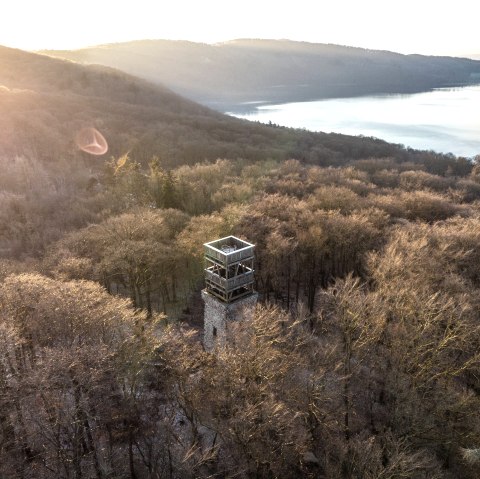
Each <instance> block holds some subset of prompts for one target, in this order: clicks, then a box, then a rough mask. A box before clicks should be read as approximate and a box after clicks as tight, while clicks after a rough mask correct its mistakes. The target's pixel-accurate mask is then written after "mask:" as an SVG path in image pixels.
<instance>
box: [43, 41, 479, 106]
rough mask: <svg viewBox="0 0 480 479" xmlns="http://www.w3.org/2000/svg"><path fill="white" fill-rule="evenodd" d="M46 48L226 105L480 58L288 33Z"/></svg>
mask: <svg viewBox="0 0 480 479" xmlns="http://www.w3.org/2000/svg"><path fill="white" fill-rule="evenodd" d="M45 53H46V54H47V55H52V56H57V57H60V58H67V59H70V60H74V61H76V62H81V63H86V64H99V65H106V66H109V67H113V68H118V69H120V70H122V71H125V72H128V73H130V74H132V75H136V76H139V77H141V78H144V79H146V80H149V81H152V82H154V83H161V84H163V85H167V86H168V87H169V88H172V89H173V90H174V91H176V92H177V93H180V94H181V95H185V96H186V97H188V98H191V99H193V100H196V101H199V102H201V103H208V104H210V105H212V106H213V107H214V108H216V109H219V110H220V111H226V110H225V109H229V108H232V107H238V104H239V103H242V102H255V101H257V102H258V101H260V102H272V103H287V102H292V101H305V100H318V99H319V98H337V97H350V96H356V95H368V94H373V93H412V92H419V91H425V90H428V89H432V88H439V87H447V86H452V85H461V84H468V83H473V82H477V83H478V81H479V79H480V62H479V61H475V60H471V59H467V58H453V57H435V56H424V55H401V54H399V53H393V52H388V51H379V50H367V49H364V48H354V47H346V46H341V45H332V44H316V43H307V42H294V41H289V40H259V39H255V40H254V39H243V40H234V41H230V42H223V43H218V44H214V45H208V44H204V43H193V42H186V41H172V40H141V41H134V42H126V43H115V44H111V45H99V46H96V47H90V48H83V49H80V50H73V51H68V50H64V51H46V52H45Z"/></svg>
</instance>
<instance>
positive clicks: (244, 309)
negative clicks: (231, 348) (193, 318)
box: [202, 290, 258, 351]
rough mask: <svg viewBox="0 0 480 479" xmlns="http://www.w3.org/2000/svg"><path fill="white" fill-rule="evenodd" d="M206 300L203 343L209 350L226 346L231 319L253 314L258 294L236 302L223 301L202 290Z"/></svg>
mask: <svg viewBox="0 0 480 479" xmlns="http://www.w3.org/2000/svg"><path fill="white" fill-rule="evenodd" d="M202 298H203V301H204V302H205V313H204V323H203V345H204V347H205V349H206V350H207V351H212V350H213V349H215V348H221V347H223V346H225V342H226V338H227V328H228V322H229V321H239V320H242V319H244V318H246V317H247V316H246V315H248V314H253V310H254V308H255V305H256V303H257V299H258V294H257V293H254V294H252V295H250V296H247V297H245V298H241V299H239V300H237V301H235V302H234V303H230V304H225V303H222V302H221V301H220V300H219V299H217V298H216V297H215V296H212V295H211V294H210V293H208V292H207V291H205V290H203V291H202Z"/></svg>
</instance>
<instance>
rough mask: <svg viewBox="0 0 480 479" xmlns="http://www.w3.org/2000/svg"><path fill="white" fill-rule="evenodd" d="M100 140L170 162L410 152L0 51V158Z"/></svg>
mask: <svg viewBox="0 0 480 479" xmlns="http://www.w3.org/2000/svg"><path fill="white" fill-rule="evenodd" d="M86 126H93V127H96V128H98V129H99V130H100V131H101V132H102V133H103V134H104V135H105V136H106V138H107V140H108V142H109V145H110V150H109V153H108V155H109V156H110V155H113V156H118V155H123V154H125V153H126V152H129V153H130V155H131V156H132V157H133V158H135V160H136V161H139V162H140V163H141V164H143V165H146V164H147V163H148V161H149V160H150V159H151V158H152V157H153V156H158V157H160V158H161V159H162V162H163V164H164V165H169V166H178V165H180V164H193V163H196V162H199V161H204V160H215V159H217V158H244V159H247V160H253V161H256V160H261V159H268V158H271V159H277V160H283V159H288V158H297V159H300V160H304V161H307V162H310V163H314V164H342V163H345V162H347V161H349V160H350V159H358V158H366V157H369V156H373V157H385V156H396V157H399V158H404V159H405V158H406V157H407V156H408V157H409V158H410V157H411V155H412V154H409V155H407V153H406V151H405V150H403V149H402V148H400V147H399V146H397V145H391V144H388V143H386V142H384V141H381V140H377V139H372V138H357V137H349V136H344V135H336V134H324V133H313V132H308V131H302V130H294V129H289V128H279V127H275V126H274V125H272V126H266V125H261V124H256V123H251V122H248V121H244V120H239V119H236V118H232V117H229V116H226V115H222V114H220V113H218V112H215V111H213V110H210V109H209V108H206V107H204V106H201V105H199V104H196V103H194V102H192V101H190V100H187V99H185V98H182V97H180V96H178V95H177V94H175V93H173V92H172V91H170V90H169V89H167V88H165V87H164V86H159V85H154V84H151V83H148V82H146V81H145V80H140V79H138V78H135V77H133V76H130V75H128V74H126V73H123V72H120V71H117V70H113V69H111V68H107V67H104V66H85V65H79V64H76V63H73V62H71V61H66V60H59V59H55V58H50V57H48V56H45V55H39V54H34V53H27V52H24V51H21V50H15V49H10V48H5V47H0V155H4V156H5V155H7V156H11V155H27V156H29V157H35V158H38V159H41V160H42V159H52V158H59V157H63V158H69V157H71V156H75V155H77V156H78V155H79V154H81V153H79V152H78V151H77V150H76V148H75V144H74V138H75V134H76V132H78V131H79V129H81V128H83V127H86Z"/></svg>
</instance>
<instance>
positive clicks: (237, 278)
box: [203, 236, 254, 303]
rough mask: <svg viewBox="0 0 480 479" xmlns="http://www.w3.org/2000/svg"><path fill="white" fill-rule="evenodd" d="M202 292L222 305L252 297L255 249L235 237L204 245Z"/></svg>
mask: <svg viewBox="0 0 480 479" xmlns="http://www.w3.org/2000/svg"><path fill="white" fill-rule="evenodd" d="M203 246H204V248H205V290H206V291H207V292H208V293H210V294H211V295H213V296H215V297H216V298H218V299H219V300H221V301H222V302H224V303H231V302H234V301H236V300H237V299H240V298H243V297H244V296H248V295H250V294H252V293H253V283H254V269H253V260H254V245H253V244H251V243H247V242H246V241H243V240H241V239H239V238H236V237H235V236H227V237H225V238H220V239H217V240H215V241H211V242H210V243H205V244H204V245H203Z"/></svg>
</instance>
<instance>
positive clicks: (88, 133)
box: [75, 128, 108, 156]
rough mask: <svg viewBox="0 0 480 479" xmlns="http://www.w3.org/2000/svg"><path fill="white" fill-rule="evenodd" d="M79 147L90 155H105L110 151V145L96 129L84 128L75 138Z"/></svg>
mask: <svg viewBox="0 0 480 479" xmlns="http://www.w3.org/2000/svg"><path fill="white" fill-rule="evenodd" d="M75 141H76V143H77V146H78V147H79V148H80V149H81V150H82V151H85V152H86V153H89V154H90V155H98V156H99V155H104V154H105V153H106V152H107V151H108V143H107V140H105V138H104V136H103V135H102V134H101V133H100V132H99V131H98V130H96V129H95V128H82V129H81V130H80V131H79V132H78V133H77V136H76V138H75Z"/></svg>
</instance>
